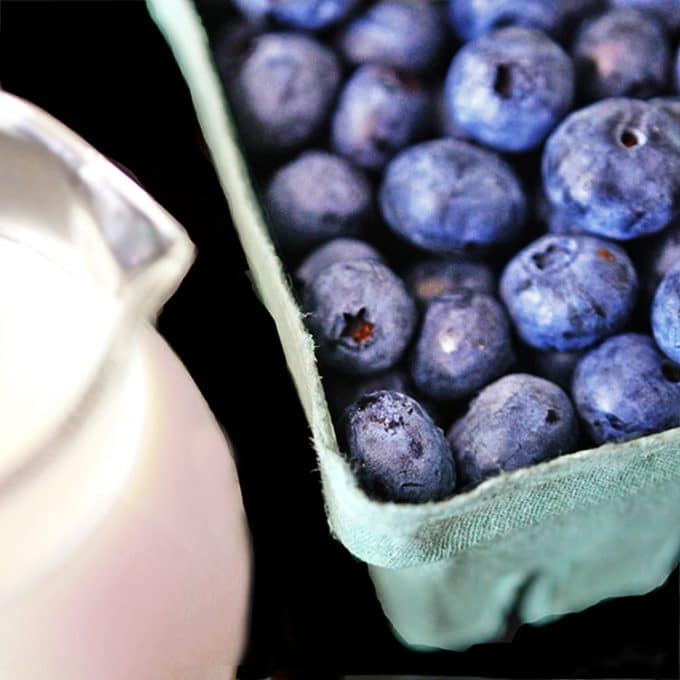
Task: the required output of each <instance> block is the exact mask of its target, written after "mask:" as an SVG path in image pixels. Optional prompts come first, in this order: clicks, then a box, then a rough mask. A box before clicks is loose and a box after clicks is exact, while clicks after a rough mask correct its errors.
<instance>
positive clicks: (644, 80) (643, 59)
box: [572, 9, 671, 100]
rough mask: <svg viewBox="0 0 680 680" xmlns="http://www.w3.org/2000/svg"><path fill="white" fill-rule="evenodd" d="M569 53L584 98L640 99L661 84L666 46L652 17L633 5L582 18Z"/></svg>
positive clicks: (665, 74)
mask: <svg viewBox="0 0 680 680" xmlns="http://www.w3.org/2000/svg"><path fill="white" fill-rule="evenodd" d="M572 55H573V57H574V65H575V66H576V72H577V75H578V84H579V88H580V89H581V91H582V93H583V95H584V97H585V98H586V99H589V100H595V99H604V98H606V97H640V98H643V99H644V98H647V97H651V96H652V95H655V94H657V93H659V92H661V91H662V90H664V89H666V87H667V82H668V74H669V70H670V61H671V51H670V46H669V45H668V40H667V39H666V34H665V32H664V30H663V28H661V26H660V25H659V24H658V23H657V22H656V21H655V20H654V19H653V18H651V17H649V16H646V15H644V14H642V13H640V12H636V11H635V10H633V9H614V10H611V11H609V12H606V13H605V14H603V15H601V16H599V17H597V18H595V19H593V20H591V21H586V22H584V24H583V25H582V26H581V28H580V29H579V32H578V34H577V35H576V40H575V42H574V45H573V47H572Z"/></svg>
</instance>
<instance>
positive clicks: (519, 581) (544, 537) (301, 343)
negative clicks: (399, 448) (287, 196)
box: [147, 0, 680, 649]
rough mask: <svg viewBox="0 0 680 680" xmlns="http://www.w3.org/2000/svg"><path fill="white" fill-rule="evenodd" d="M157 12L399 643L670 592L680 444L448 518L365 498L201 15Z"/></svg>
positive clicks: (565, 461) (326, 486)
mask: <svg viewBox="0 0 680 680" xmlns="http://www.w3.org/2000/svg"><path fill="white" fill-rule="evenodd" d="M225 1H226V0H225ZM147 2H148V6H149V10H150V13H151V15H152V16H153V18H154V20H155V22H156V23H157V25H158V26H159V28H160V29H161V31H162V32H163V33H164V35H165V37H166V39H167V41H168V43H169V44H170V46H171V48H172V50H173V52H174V54H175V57H176V59H177V62H178V63H179V66H180V68H181V70H182V72H183V74H184V77H185V78H186V81H187V83H188V85H189V89H190V91H191V95H192V97H193V101H194V105H195V108H196V112H197V114H198V118H199V121H200V124H201V126H202V129H203V133H204V136H205V139H206V142H207V144H208V146H209V148H210V151H211V154H212V157H213V160H214V164H215V167H216V170H217V173H218V175H219V179H220V181H221V184H222V187H223V189H224V192H225V194H226V197H227V199H228V201H229V206H230V208H231V213H232V217H233V221H234V224H235V226H236V229H237V230H238V234H239V237H240V240H241V243H242V245H243V249H244V250H245V253H246V256H247V259H248V262H249V266H250V270H251V273H252V278H253V281H254V283H255V286H256V288H257V290H258V293H259V296H260V298H261V300H262V302H263V303H264V305H265V306H266V307H267V309H268V310H269V312H270V314H271V316H272V318H273V319H274V322H275V324H276V327H277V329H278V333H279V336H280V339H281V344H282V345H283V349H284V352H285V356H286V360H287V362H288V367H289V369H290V372H291V374H292V377H293V380H294V381H295V385H296V387H297V391H298V394H299V396H300V401H301V402H302V406H303V408H304V411H305V414H306V416H307V420H308V422H309V425H310V427H311V431H312V435H313V441H314V446H315V448H316V453H317V456H318V461H319V468H320V471H321V480H322V486H323V495H324V499H325V505H326V512H327V516H328V523H329V526H330V530H331V532H332V533H333V535H334V536H335V537H336V538H337V540H339V541H340V542H341V543H342V544H343V545H344V546H345V547H346V548H347V549H348V550H349V551H350V552H351V553H352V554H353V555H355V556H356V557H357V558H358V559H360V560H363V561H364V562H366V563H367V564H368V566H369V571H370V574H371V578H372V579H373V582H374V584H375V588H376V592H377V595H378V598H379V599H380V602H381V604H382V607H383V609H384V612H385V614H386V615H387V617H388V618H389V620H390V622H391V624H392V626H393V628H394V630H395V632H396V633H397V635H398V636H399V637H401V638H402V640H403V641H404V642H406V643H407V644H409V645H412V646H418V647H443V648H449V649H461V648H465V647H467V646H469V645H471V644H474V643H477V642H482V641H485V640H491V639H493V638H495V637H496V636H498V635H499V634H502V633H503V631H504V630H505V629H506V625H507V622H506V619H507V618H508V615H509V614H510V613H512V616H513V618H515V619H517V618H519V620H520V621H524V622H538V621H541V620H546V619H549V618H553V617H556V616H559V615H562V614H565V613H567V612H574V611H578V610H580V609H584V608H585V607H588V606H590V605H592V604H594V603H596V602H598V601H600V600H602V599H604V598H610V597H616V596H621V595H633V594H640V593H644V592H646V591H649V590H651V589H653V588H655V587H656V586H658V585H660V584H661V583H662V582H663V581H664V580H665V579H666V577H667V576H668V575H669V573H670V572H671V570H672V569H673V567H674V566H675V565H676V564H677V562H678V559H679V557H680V429H676V430H671V431H668V432H665V433H662V434H658V435H654V436H650V437H645V438H643V439H639V440H636V441H633V442H630V443H626V444H617V445H605V446H601V447H599V448H597V449H593V450H589V451H580V452H578V453H574V454H570V455H567V456H563V457H561V458H558V459H556V460H553V461H550V462H548V463H543V464H541V465H538V466H537V467H534V468H530V469H525V470H519V471H516V472H513V473H511V474H506V475H503V476H501V477H496V478H494V479H491V480H489V481H487V482H485V483H484V484H482V485H481V486H479V487H478V488H476V489H474V490H473V491H470V492H467V493H463V494H460V495H457V496H454V497H452V498H450V499H448V500H445V501H440V502H437V503H428V504H422V505H403V504H402V505H398V504H392V503H380V502H376V501H373V500H371V499H369V498H368V497H367V496H366V495H365V494H364V493H363V492H362V491H361V490H360V489H359V487H358V486H357V484H356V483H355V481H354V478H353V476H352V473H351V472H350V469H349V466H348V465H347V464H346V462H345V459H344V457H343V456H342V454H341V452H340V450H339V448H338V445H337V442H336V436H335V433H334V431H333V426H332V423H331V418H330V414H329V409H328V405H327V403H326V400H325V397H324V392H323V389H322V384H321V378H320V376H319V371H318V368H317V364H316V360H315V356H314V343H313V341H312V338H311V337H310V336H309V334H308V333H307V331H306V329H305V326H304V324H303V320H302V315H301V312H300V309H299V308H298V305H297V303H296V301H295V298H294V296H293V291H292V289H291V286H290V285H289V280H288V276H287V274H286V272H285V271H284V269H283V265H282V263H281V261H280V259H279V257H278V256H277V253H276V251H275V249H274V246H273V244H272V241H271V240H270V237H269V234H268V231H267V225H266V223H265V219H264V217H263V213H262V210H261V207H260V205H259V203H258V197H257V195H256V194H255V191H254V189H253V186H252V184H251V181H250V177H249V172H248V167H247V165H246V163H245V161H244V158H243V155H242V153H241V150H240V149H239V146H238V142H237V136H236V132H235V129H234V125H233V122H232V119H231V116H230V113H229V107H228V105H227V102H226V100H225V97H224V94H223V91H222V87H221V83H220V79H219V77H218V75H217V72H216V69H215V67H214V64H213V61H212V57H211V52H210V47H209V44H208V38H207V35H206V33H205V32H204V29H203V26H202V24H201V19H200V17H199V15H198V13H197V12H196V9H195V7H194V6H193V4H192V2H191V1H190V0H147ZM678 407H679V408H680V404H679V406H678Z"/></svg>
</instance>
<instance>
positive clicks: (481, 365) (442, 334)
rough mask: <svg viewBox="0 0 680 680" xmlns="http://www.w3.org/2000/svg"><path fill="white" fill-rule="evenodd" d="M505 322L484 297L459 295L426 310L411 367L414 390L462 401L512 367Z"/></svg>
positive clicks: (439, 300) (468, 293)
mask: <svg viewBox="0 0 680 680" xmlns="http://www.w3.org/2000/svg"><path fill="white" fill-rule="evenodd" d="M513 361H514V354H513V350H512V338H511V334H510V322H509V321H508V317H507V314H506V313H505V310H504V309H503V307H502V306H501V304H500V303H499V302H497V301H496V300H495V299H494V298H493V297H491V296H490V295H486V294H485V293H475V292H474V291H470V290H459V291H457V292H455V293H449V294H448V295H442V296H440V297H438V298H435V299H434V300H433V301H432V302H431V303H430V304H429V305H428V307H427V311H426V312H425V318H424V320H423V326H422V329H421V331H420V337H419V338H418V341H417V344H416V347H415V350H414V355H413V363H412V366H411V376H412V377H413V381H414V382H415V384H416V386H417V387H418V389H420V390H421V391H422V392H423V393H424V394H426V395H428V396H429V397H432V398H434V399H440V400H453V399H461V398H463V397H467V396H469V395H470V394H472V393H473V392H475V391H476V390H478V389H479V388H480V387H483V386H484V385H486V384H487V383H489V382H491V381H492V380H495V379H496V378H498V377H499V376H500V375H502V374H503V373H504V372H505V371H506V370H507V369H508V368H509V367H510V365H511V364H512V363H513Z"/></svg>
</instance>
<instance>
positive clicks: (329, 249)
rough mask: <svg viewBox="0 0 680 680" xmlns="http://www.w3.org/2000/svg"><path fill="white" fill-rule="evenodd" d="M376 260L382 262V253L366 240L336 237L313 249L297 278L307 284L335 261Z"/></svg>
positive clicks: (302, 264)
mask: <svg viewBox="0 0 680 680" xmlns="http://www.w3.org/2000/svg"><path fill="white" fill-rule="evenodd" d="M354 260H375V261H376V262H382V261H383V258H382V255H381V254H380V253H379V252H378V251H377V250H376V249H375V248H374V247H373V246H371V245H369V244H368V243H366V242H365V241H359V240H358V239H354V238H336V239H333V240H332V241H329V242H328V243H324V244H323V245H321V246H319V247H318V248H316V250H314V251H312V252H311V253H310V254H309V255H308V256H307V257H306V258H305V259H304V260H303V261H302V262H301V264H300V266H299V267H298V268H297V270H296V271H295V278H296V279H297V280H298V281H299V282H300V283H301V284H302V285H303V286H307V285H309V283H310V282H311V281H312V280H313V279H314V278H315V277H316V275H317V274H318V273H319V272H320V271H322V270H323V269H325V268H326V267H328V265H330V264H333V263H334V262H350V261H354Z"/></svg>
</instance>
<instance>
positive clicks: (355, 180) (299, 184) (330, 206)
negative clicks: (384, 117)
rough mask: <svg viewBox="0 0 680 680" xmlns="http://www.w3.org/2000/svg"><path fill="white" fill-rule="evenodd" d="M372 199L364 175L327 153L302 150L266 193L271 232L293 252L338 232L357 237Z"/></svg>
mask: <svg viewBox="0 0 680 680" xmlns="http://www.w3.org/2000/svg"><path fill="white" fill-rule="evenodd" d="M372 200H373V196H372V193H371V186H370V184H369V182H368V179H366V177H365V176H364V174H363V173H362V172H361V171H360V170H358V169H357V168H355V167H353V166H352V165H351V164H350V163H349V162H348V161H346V160H345V159H344V158H340V157H339V156H335V155H333V154H331V153H326V152H325V151H305V152H304V153H302V154H301V155H300V156H298V157H297V158H296V159H295V160H293V161H291V162H290V163H288V164H286V165H284V166H283V167H282V168H280V169H279V170H278V171H277V172H276V173H275V174H274V176H273V178H272V181H271V183H270V184H269V187H268V188H267V191H266V193H265V195H264V205H265V208H266V210H267V213H268V215H269V218H270V220H269V221H270V224H271V228H272V230H273V232H274V236H275V237H276V238H277V240H278V242H279V244H280V245H281V246H282V247H283V248H284V249H286V250H296V251H306V250H309V249H310V248H312V247H313V246H315V245H318V244H319V243H323V242H325V241H328V240H329V239H332V238H335V237H337V236H360V235H361V234H362V233H363V231H364V229H365V227H366V225H367V223H368V222H369V221H370V218H371V208H372Z"/></svg>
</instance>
